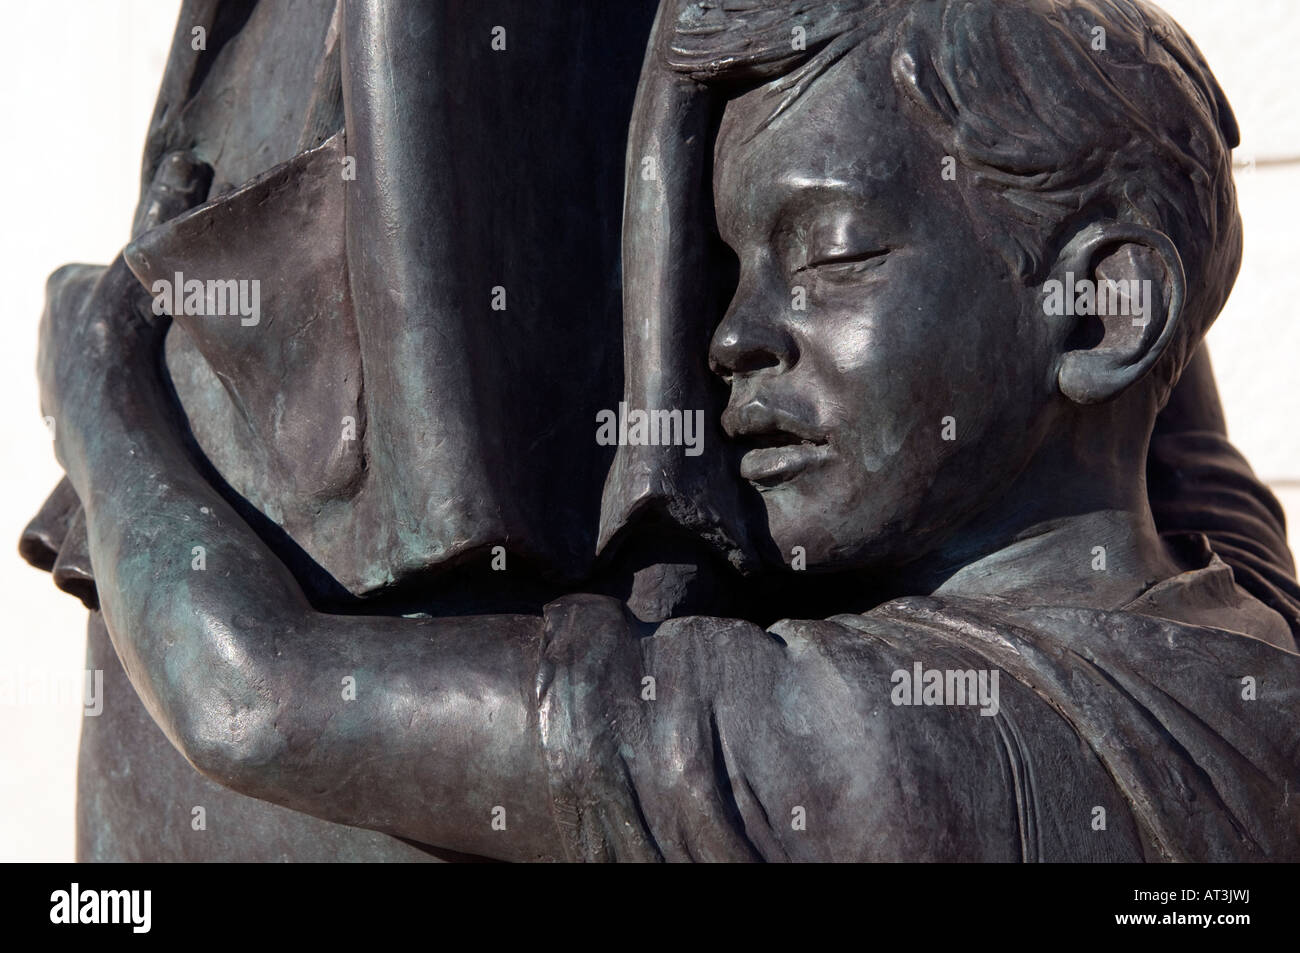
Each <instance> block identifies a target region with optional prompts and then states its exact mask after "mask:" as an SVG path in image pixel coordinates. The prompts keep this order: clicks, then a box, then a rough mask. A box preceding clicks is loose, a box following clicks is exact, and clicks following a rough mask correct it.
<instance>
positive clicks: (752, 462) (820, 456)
mask: <svg viewBox="0 0 1300 953" xmlns="http://www.w3.org/2000/svg"><path fill="white" fill-rule="evenodd" d="M722 423H723V427H724V429H726V430H727V432H728V433H729V434H730V435H731V437H732V438H733V439H734V440H735V441H736V442H737V443H739V444H740V445H741V446H742V447H746V448H748V449H747V452H746V453H745V455H744V456H743V457H741V460H740V475H741V476H742V477H743V478H744V479H746V480H748V481H749V482H750V483H754V484H757V485H758V486H759V487H760V488H762V487H771V486H776V485H778V484H780V483H784V482H786V481H788V480H791V479H793V478H794V477H796V476H798V475H799V474H801V473H803V472H804V471H806V470H808V469H810V468H812V467H814V466H818V465H820V464H822V463H825V462H826V460H828V459H829V458H830V456H831V448H830V446H829V445H828V443H827V441H826V438H825V437H824V436H822V435H821V434H819V433H818V432H817V430H816V429H815V428H813V427H809V426H807V425H805V424H804V423H803V422H802V421H800V420H798V419H797V418H795V417H794V416H792V415H790V414H787V413H785V412H782V411H779V410H774V409H772V408H769V407H767V406H766V405H764V404H763V403H761V402H760V401H751V402H750V403H747V404H745V405H744V406H743V407H741V408H739V409H738V410H736V411H735V412H732V411H730V410H728V412H727V413H724V414H723V420H722Z"/></svg>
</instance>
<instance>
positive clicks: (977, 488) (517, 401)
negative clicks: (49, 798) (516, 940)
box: [22, 0, 1300, 861]
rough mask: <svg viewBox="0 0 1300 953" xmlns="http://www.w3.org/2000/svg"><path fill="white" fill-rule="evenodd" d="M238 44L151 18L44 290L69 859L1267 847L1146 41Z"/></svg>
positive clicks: (1079, 21)
mask: <svg viewBox="0 0 1300 953" xmlns="http://www.w3.org/2000/svg"><path fill="white" fill-rule="evenodd" d="M288 7H289V4H287V3H279V2H276V0H261V2H258V3H236V2H233V0H210V2H189V3H187V4H186V5H185V8H184V10H183V11H182V14H181V20H180V23H179V25H178V30H177V41H176V46H175V47H174V49H173V56H172V60H171V62H170V63H169V67H168V73H167V77H166V78H165V79H164V84H163V90H162V93H161V94H160V101H159V110H158V113H157V114H156V116H155V121H154V125H153V128H152V130H151V134H150V141H149V144H148V146H147V148H146V159H145V182H144V191H143V198H142V201H141V207H140V212H139V214H138V215H137V224H136V228H135V230H134V237H133V240H132V241H131V243H130V244H129V245H128V246H127V247H126V249H125V250H124V253H123V255H122V257H120V258H119V259H118V260H117V261H115V262H114V263H113V264H111V265H110V266H108V267H107V268H91V267H88V266H69V267H68V268H65V269H63V270H61V271H60V272H57V273H56V274H55V275H54V276H53V277H52V278H51V281H50V285H49V293H48V304H47V309H46V313H45V316H44V318H43V320H42V333H41V342H42V343H41V354H40V360H39V365H40V380H41V394H42V412H43V413H44V414H46V415H47V416H49V417H52V418H53V419H54V421H55V434H56V449H57V452H58V455H59V460H60V462H61V463H62V464H63V466H64V468H65V470H66V471H67V475H68V478H67V481H66V483H65V484H63V485H61V486H60V488H59V489H58V490H56V493H55V494H54V496H53V497H52V498H51V500H50V502H49V503H47V505H46V508H45V509H44V510H43V511H42V513H41V515H40V516H38V517H37V519H36V521H34V523H33V525H32V527H30V528H29V530H28V532H27V534H25V536H24V540H23V544H22V545H23V551H24V554H25V555H26V556H27V557H28V558H29V559H30V560H32V561H33V562H36V563H38V564H42V565H45V566H47V567H53V570H54V573H55V579H56V582H58V583H59V584H60V585H62V586H64V587H65V588H68V589H69V590H70V591H73V592H76V593H77V594H79V595H81V596H82V597H83V598H84V599H86V600H87V601H88V603H89V604H91V605H92V606H95V607H97V608H96V610H95V611H93V612H92V615H91V625H90V639H89V660H90V661H89V663H88V664H89V666H90V667H92V668H102V669H104V670H105V703H104V704H105V710H104V715H103V716H102V717H101V718H99V719H95V720H94V721H93V722H92V721H89V720H88V721H87V723H86V727H85V732H84V735H83V749H82V756H81V777H80V796H81V798H80V805H81V806H80V819H79V825H80V829H79V844H80V846H79V854H80V855H81V857H82V858H84V859H158V858H186V859H201V858H217V857H221V858H241V859H281V858H290V859H324V858H335V859H423V858H429V859H437V858H442V859H450V858H460V859H473V858H492V859H502V860H548V859H569V860H823V859H827V860H829V859H834V860H978V861H988V860H1024V861H1031V860H1032V861H1040V860H1116V861H1133V860H1245V859H1269V860H1280V859H1290V860H1294V859H1296V858H1297V857H1300V805H1297V804H1296V803H1293V797H1292V792H1291V790H1290V785H1291V783H1292V782H1297V781H1300V767H1297V764H1296V759H1295V757H1294V755H1295V752H1296V750H1297V744H1298V743H1300V721H1298V720H1297V717H1296V710H1297V701H1300V655H1297V645H1296V641H1295V639H1296V633H1297V632H1300V587H1298V586H1297V583H1296V580H1295V574H1294V565H1293V563H1292V560H1291V555H1290V553H1289V552H1288V551H1287V548H1286V544H1285V534H1284V531H1283V526H1282V517H1281V513H1280V510H1279V508H1278V506H1277V504H1276V501H1274V500H1273V499H1272V497H1271V495H1270V494H1269V493H1268V491H1267V490H1266V489H1265V488H1264V487H1263V486H1262V485H1260V484H1259V483H1258V481H1257V480H1256V479H1255V478H1254V476H1253V474H1252V473H1251V472H1250V469H1249V467H1248V466H1247V465H1246V464H1245V461H1244V460H1242V459H1241V457H1240V455H1238V454H1237V453H1236V451H1235V450H1234V449H1233V448H1232V447H1231V445H1230V444H1229V443H1228V442H1227V439H1226V435H1225V432H1224V428H1223V424H1222V418H1221V414H1220V412H1219V406H1218V396H1217V393H1216V391H1215V388H1214V382H1213V376H1212V373H1211V371H1210V367H1209V363H1208V360H1209V359H1208V356H1207V355H1206V353H1205V349H1204V347H1203V345H1202V339H1203V336H1204V333H1205V331H1206V329H1207V328H1208V327H1209V325H1210V324H1211V322H1212V321H1213V320H1214V319H1215V317H1216V316H1217V314H1218V313H1219V311H1220V309H1221V308H1222V306H1223V303H1224V301H1225V300H1226V298H1227V296H1228V293H1229V291H1230V289H1231V286H1232V283H1233V280H1234V279H1235V277H1236V272H1237V269H1238V266H1239V263H1240V256H1241V224H1240V220H1239V217H1238V214H1237V208H1236V196H1235V191H1234V187H1233V182H1232V177H1231V150H1232V148H1233V147H1234V146H1235V145H1236V143H1237V130H1236V126H1235V120H1234V118H1233V116H1232V112H1231V109H1230V108H1229V106H1228V104H1227V102H1226V99H1225V98H1224V96H1223V94H1222V91H1221V90H1220V89H1219V87H1218V85H1217V84H1216V82H1215V80H1214V78H1213V76H1212V75H1211V74H1210V71H1209V68H1208V66H1207V65H1206V64H1205V63H1204V61H1203V58H1202V57H1201V55H1200V53H1199V51H1197V49H1196V47H1195V46H1194V44H1193V43H1192V42H1191V40H1190V39H1188V38H1187V37H1186V35H1185V34H1184V33H1183V32H1182V30H1181V29H1180V28H1179V27H1178V26H1177V25H1176V24H1175V23H1174V22H1173V21H1172V20H1170V19H1169V18H1168V17H1167V16H1166V15H1164V14H1163V13H1162V12H1160V11H1159V10H1157V9H1156V8H1155V7H1153V6H1151V5H1150V4H1147V3H1145V2H1141V0H1029V2H1024V3H1016V4H1007V3H998V2H994V0H936V2H901V0H857V2H851V0H820V2H819V0H814V2H810V3H802V4H787V3H783V2H777V0H753V2H746V3H735V4H730V3H729V4H717V3H713V2H685V0H663V3H662V4H660V6H659V9H658V11H657V14H656V12H655V10H654V9H653V5H651V4H648V3H628V4H620V5H618V9H617V10H612V9H610V5H603V4H590V5H576V6H575V5H569V4H565V5H562V6H560V5H557V6H556V8H551V5H545V4H531V3H522V2H518V0H511V2H498V3H487V4H483V3H475V4H462V3H456V2H446V3H440V4H436V5H432V4H430V5H414V4H412V5H409V6H408V5H404V4H386V3H379V2H377V0H372V2H356V3H352V2H348V3H340V4H339V5H338V6H337V8H336V9H334V10H330V9H329V8H327V7H325V6H323V5H322V6H320V7H318V8H315V12H314V13H313V14H311V15H310V16H306V17H303V16H296V17H295V16H290V15H289V14H288V13H287V12H286V11H287V9H288ZM652 17H653V24H652V23H651V18H652ZM313 18H314V19H313ZM196 26H197V27H201V28H203V30H204V31H205V35H206V36H207V42H206V48H205V49H204V50H201V51H196V50H193V49H192V45H191V43H190V37H191V36H192V35H193V28H194V27H196ZM647 39H648V46H647V45H646V42H647ZM643 50H644V60H643V62H642V64H641V68H640V77H639V81H638V80H637V79H636V63H637V62H638V61H640V60H641V54H642V51H643ZM271 57H275V58H276V60H277V62H279V63H281V64H282V68H281V69H279V70H277V71H275V72H274V73H264V72H263V73H259V72H258V71H257V69H256V64H258V63H260V62H265V61H267V60H268V59H270V58H271ZM634 88H635V104H633V103H632V100H631V97H632V94H633V90H634ZM629 115H630V128H629V125H628V123H629ZM624 133H626V155H625V157H624V156H623V154H622V150H623V142H624ZM620 202H621V203H622V233H621V266H620V263H619V259H618V258H617V257H615V256H616V254H617V247H618V238H617V237H616V236H615V230H616V228H617V225H616V223H617V222H618V221H619V216H618V213H619V203H620ZM620 288H621V297H622V301H621V312H622V317H621V324H622V340H623V360H622V364H621V368H620V366H619V362H618V360H617V351H616V350H615V349H616V348H617V343H616V342H617V340H618V333H619V332H618V330H617V329H618V327H619V324H620V317H619V307H620V306H619V301H618V297H617V295H618V293H619V290H620ZM110 640H111V645H110V644H109V642H110ZM118 660H120V663H121V664H120V666H119V664H118ZM168 743H170V746H169V744H168ZM173 749H174V750H173ZM191 766H192V767H191ZM195 806H204V807H205V815H206V818H207V822H206V830H202V831H196V830H194V829H193V828H192V826H191V823H190V819H191V810H192V808H193V807H195ZM146 826H148V830H147V832H146V831H145V830H144V828H145V827H146Z"/></svg>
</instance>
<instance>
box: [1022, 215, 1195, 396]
mask: <svg viewBox="0 0 1300 953" xmlns="http://www.w3.org/2000/svg"><path fill="white" fill-rule="evenodd" d="M1053 282H1054V283H1055V284H1053ZM1057 289H1060V290H1059V292H1058V291H1057ZM1186 291H1187V280H1186V275H1185V273H1184V271H1183V262H1182V258H1181V256H1179V254H1178V249H1177V248H1175V247H1174V243H1173V242H1172V241H1171V240H1170V238H1169V236H1167V235H1165V234H1164V233H1163V232H1159V231H1156V230H1154V229H1151V228H1146V227H1145V226H1141V225H1132V224H1126V223H1121V222H1099V223H1094V224H1092V225H1089V226H1087V227H1086V228H1084V229H1082V230H1081V231H1080V232H1079V234H1078V235H1076V236H1075V237H1074V238H1073V239H1072V240H1071V241H1070V242H1069V243H1068V244H1067V245H1066V247H1065V248H1064V249H1063V250H1062V252H1061V254H1060V255H1059V256H1058V258H1057V264H1056V266H1055V267H1054V268H1053V272H1052V277H1051V279H1050V280H1049V282H1048V283H1047V286H1046V290H1045V294H1046V295H1047V300H1048V301H1052V300H1053V298H1052V295H1053V293H1058V294H1059V299H1058V300H1059V301H1060V302H1061V305H1062V307H1060V308H1059V309H1055V310H1054V309H1052V308H1050V307H1048V308H1045V311H1046V313H1047V314H1048V315H1049V316H1052V315H1053V314H1055V315H1057V316H1059V317H1058V320H1063V321H1065V322H1066V325H1065V327H1064V333H1063V335H1062V340H1063V341H1065V342H1066V343H1065V344H1063V346H1062V352H1061V355H1060V358H1059V364H1058V369H1057V375H1056V379H1057V386H1058V387H1059V388H1060V390H1061V393H1062V394H1063V395H1064V396H1065V397H1067V398H1069V399H1070V400H1072V401H1074V402H1075V403H1078V404H1099V403H1104V402H1105V401H1108V400H1112V399H1114V398H1116V397H1118V396H1119V395H1120V394H1122V393H1124V391H1126V390H1128V388H1130V387H1132V386H1133V385H1134V384H1136V383H1137V382H1138V381H1140V380H1141V379H1142V378H1143V377H1145V376H1146V375H1147V373H1149V372H1150V370H1151V368H1152V367H1154V366H1155V364H1156V362H1157V361H1159V360H1160V358H1161V356H1162V355H1163V354H1164V353H1165V351H1166V350H1167V349H1168V347H1169V343H1170V342H1171V341H1172V340H1173V338H1174V335H1175V334H1176V333H1177V331H1178V328H1179V327H1180V325H1181V323H1182V320H1183V304H1184V301H1185V300H1186Z"/></svg>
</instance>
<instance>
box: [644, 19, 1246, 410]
mask: <svg viewBox="0 0 1300 953" xmlns="http://www.w3.org/2000/svg"><path fill="white" fill-rule="evenodd" d="M800 31H802V32H800ZM796 37H798V38H799V39H802V40H803V42H802V43H796V42H792V39H794V38H796ZM868 42H870V43H873V44H878V45H882V55H888V56H889V65H890V73H891V76H892V80H893V83H894V86H895V88H896V89H898V90H899V91H900V93H901V94H902V95H901V98H902V100H903V102H904V103H905V104H906V106H907V108H909V109H910V110H911V111H912V112H913V115H915V116H916V117H917V118H919V119H920V120H921V122H922V125H923V126H924V128H925V129H926V130H928V131H929V133H930V135H931V136H933V137H934V138H935V139H936V141H937V143H938V144H939V146H940V147H941V148H942V149H943V150H944V151H945V152H946V153H947V154H950V155H952V156H954V157H955V158H956V159H957V160H958V161H959V162H960V163H961V164H962V166H963V167H964V168H965V169H966V170H967V173H968V175H967V178H968V179H969V180H970V181H971V183H972V184H973V185H974V188H964V189H963V196H964V198H965V200H966V201H967V203H968V205H976V206H979V207H980V208H981V209H982V210H983V211H984V212H985V213H986V214H987V213H989V212H991V211H994V210H993V209H990V208H989V205H990V199H991V200H993V201H994V202H996V204H997V206H998V208H997V210H996V211H997V212H998V213H999V214H998V223H999V226H1000V227H999V228H998V229H994V230H993V231H992V233H991V234H989V240H990V241H993V242H996V243H997V247H998V248H999V250H1000V251H1001V252H1002V255H1003V257H1004V258H1005V259H1006V260H1007V263H1008V265H1009V267H1010V268H1011V269H1012V270H1013V271H1014V272H1016V273H1018V274H1019V276H1020V277H1021V278H1022V279H1024V280H1025V281H1027V282H1035V281H1039V280H1042V279H1044V278H1045V277H1046V271H1047V270H1048V269H1049V268H1050V267H1051V265H1052V263H1053V261H1054V259H1055V257H1056V255H1057V253H1058V252H1059V251H1060V249H1061V248H1062V247H1063V246H1064V244H1065V243H1066V242H1068V241H1069V239H1070V238H1071V237H1072V236H1073V235H1074V234H1075V233H1076V232H1077V230H1078V229H1079V228H1081V227H1082V226H1083V225H1085V224H1087V223H1088V222H1090V221H1095V220H1097V219H1098V218H1103V217H1104V218H1109V219H1112V220H1116V221H1123V222H1128V223H1135V224H1140V225H1144V226H1146V227H1149V228H1152V229H1156V230H1159V231H1161V232H1164V233H1165V234H1166V235H1168V236H1169V237H1170V239H1171V240H1172V241H1173V244H1174V246H1175V247H1176V248H1177V249H1178V253H1179V256H1180V257H1181V258H1182V262H1183V266H1184V269H1185V273H1186V278H1187V285H1188V292H1187V299H1186V302H1185V304H1184V314H1183V320H1182V327H1181V329H1180V331H1179V333H1178V335H1177V336H1176V337H1175V339H1174V340H1173V341H1172V342H1171V344H1170V347H1169V350H1168V353H1167V354H1166V355H1165V357H1164V359H1162V361H1161V362H1160V363H1159V364H1158V365H1157V367H1156V370H1155V371H1154V373H1153V376H1154V380H1155V383H1156V388H1157V390H1156V393H1157V399H1158V401H1159V403H1160V404H1163V403H1164V401H1165V400H1166V399H1167V398H1168V395H1169V392H1170V391H1171V390H1172V388H1173V385H1174V383H1175V382H1176V380H1177V378H1178V375H1179V374H1181V372H1182V370H1183V368H1184V367H1185V366H1186V364H1187V362H1188V361H1189V360H1190V359H1191V357H1192V355H1193V354H1194V353H1195V350H1196V348H1197V346H1198V345H1199V343H1200V341H1201V339H1202V338H1203V337H1204V335H1205V332H1206V331H1207V330H1208V329H1209V327H1210V325H1211V324H1212V323H1213V321H1214V319H1215V318H1216V317H1217V316H1218V313H1219V311H1220V310H1221V309H1222V307H1223V304H1224V302H1225V301H1226V300H1227V297H1228V293H1229V291H1231V289H1232V284H1233V282H1234V280H1235V279H1236V275H1237V271H1238V268H1239V267H1240V265H1241V219H1240V215H1239V214H1238V211H1237V198H1236V189H1235V186H1234V184H1233V179H1232V156H1231V150H1232V149H1233V148H1235V147H1236V146H1237V145H1238V142H1239V133H1238V129H1237V124H1236V120H1235V118H1234V116H1233V114H1232V110H1231V107H1229V105H1228V102H1227V99H1226V97H1225V96H1224V94H1223V91H1222V89H1220V88H1219V85H1218V83H1217V82H1216V81H1215V79H1214V77H1213V75H1212V74H1211V73H1210V69H1209V67H1208V66H1207V65H1206V63H1205V60H1204V57H1202V55H1201V53H1200V51H1199V50H1198V49H1197V48H1196V45H1195V44H1194V43H1193V42H1192V40H1191V39H1190V38H1189V37H1188V36H1187V34H1186V33H1185V32H1184V31H1183V30H1182V28H1181V27H1179V26H1178V24H1176V23H1175V22H1174V21H1173V20H1172V19H1170V18H1169V16H1168V15H1167V14H1165V13H1164V12H1163V11H1161V10H1159V9H1157V8H1156V7H1154V6H1151V5H1149V4H1147V3H1145V2H1143V0H1019V2H1014V3H1008V2H999V0H911V2H908V0H806V2H789V0H729V2H727V3H716V2H691V3H687V4H686V5H685V6H684V8H683V9H682V10H681V12H680V15H679V16H678V19H677V23H676V29H675V30H674V32H673V34H672V35H671V37H670V39H669V42H668V43H667V45H666V46H665V47H664V48H661V50H660V55H661V56H662V57H663V58H664V61H665V62H666V65H667V66H668V67H669V68H670V69H671V70H673V71H675V72H677V73H681V74H685V75H687V76H689V77H691V78H692V79H694V80H696V81H697V82H700V83H703V84H705V85H708V86H711V87H715V88H718V89H719V90H720V91H723V92H734V91H736V90H737V89H741V88H746V87H749V88H753V87H755V86H758V85H761V84H768V91H769V94H770V95H771V97H772V99H773V109H772V112H771V114H770V115H769V117H768V120H767V122H769V123H770V122H771V121H772V120H773V119H775V118H776V117H777V116H779V115H780V114H781V113H782V112H783V111H785V109H787V108H788V107H789V105H790V104H791V103H792V102H794V101H795V99H797V98H798V97H799V96H800V95H801V94H802V93H803V92H804V91H805V90H806V89H808V88H809V87H810V86H811V85H812V84H813V83H815V82H816V80H817V78H818V77H820V76H821V75H822V74H824V73H825V72H826V71H827V70H828V69H829V68H830V67H831V66H832V65H834V64H835V63H836V62H837V61H839V60H840V59H841V58H842V57H843V56H844V55H845V54H846V53H848V52H849V51H850V50H853V49H855V48H857V47H858V46H860V45H862V44H864V43H868ZM796 46H798V47H801V48H799V49H795V48H794V47H796Z"/></svg>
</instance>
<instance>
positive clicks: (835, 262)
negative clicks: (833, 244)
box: [808, 248, 890, 268]
mask: <svg viewBox="0 0 1300 953" xmlns="http://www.w3.org/2000/svg"><path fill="white" fill-rule="evenodd" d="M889 251H890V250H889V249H888V248H877V249H874V250H872V251H863V252H846V253H838V252H832V253H829V254H822V255H819V256H817V257H816V258H813V259H812V260H810V261H809V262H808V267H809V268H835V267H838V266H840V265H861V264H866V263H867V262H877V261H879V260H880V259H881V258H884V257H885V256H886V255H888V254H889Z"/></svg>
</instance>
